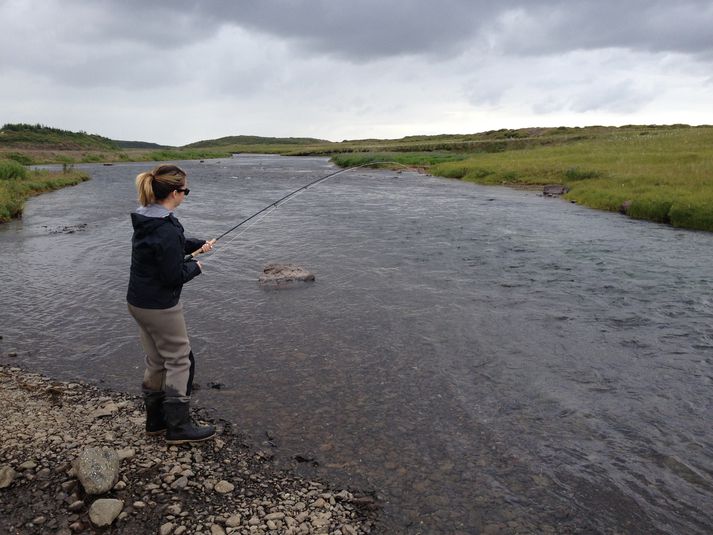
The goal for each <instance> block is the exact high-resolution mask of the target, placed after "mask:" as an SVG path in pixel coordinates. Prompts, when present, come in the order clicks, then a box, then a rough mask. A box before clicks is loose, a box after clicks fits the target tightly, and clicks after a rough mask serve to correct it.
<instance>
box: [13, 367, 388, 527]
mask: <svg viewBox="0 0 713 535" xmlns="http://www.w3.org/2000/svg"><path fill="white" fill-rule="evenodd" d="M0 404H1V405H2V406H3V407H4V408H5V410H4V411H3V412H2V414H0V433H1V434H0V436H2V437H3V440H2V441H1V442H0V532H2V533H8V534H32V533H54V534H57V535H71V534H74V533H88V534H92V533H121V534H127V535H132V534H136V535H138V534H144V533H161V534H162V535H170V534H175V535H181V534H190V533H194V534H199V533H203V534H206V535H207V534H211V535H227V534H251V535H253V534H267V533H284V534H286V535H290V534H291V535H299V534H308V533H309V534H327V533H329V534H341V535H355V534H366V533H376V531H375V523H376V520H377V517H378V506H377V503H376V500H375V499H374V497H373V495H372V494H371V493H363V492H358V491H354V490H351V491H350V490H349V489H343V488H332V487H331V486H330V485H329V483H328V482H324V481H319V480H315V479H309V480H308V479H305V478H302V477H300V476H298V475H296V474H294V473H292V471H289V470H279V469H277V468H276V467H275V465H274V464H273V463H272V458H271V456H270V455H269V452H268V453H266V452H263V451H256V450H254V449H253V448H252V447H251V446H249V445H248V444H247V441H246V439H245V437H244V436H243V435H241V434H240V432H238V431H236V430H235V429H234V428H233V425H232V424H231V423H229V422H226V421H223V420H217V421H216V420H214V419H212V418H211V417H210V416H208V415H207V413H206V412H205V411H204V410H202V409H198V410H195V411H194V415H196V416H197V417H198V419H200V420H203V421H209V422H210V423H212V424H214V425H216V427H217V430H218V436H217V437H216V439H215V440H212V441H206V442H204V443H198V444H194V445H188V446H167V445H166V444H165V442H164V441H163V437H162V436H160V435H159V436H158V437H153V436H148V435H146V434H145V432H144V422H145V416H144V412H143V405H142V400H141V398H140V397H139V396H135V395H130V394H127V393H122V392H115V391H111V390H105V389H101V388H99V387H97V386H94V385H91V384H88V383H85V382H64V381H56V380H53V379H51V378H48V377H46V376H44V375H41V374H39V373H34V372H31V371H27V370H25V369H22V368H20V367H15V366H11V365H8V364H7V363H0ZM88 447H92V448H103V449H104V450H107V449H109V450H114V451H115V452H116V453H117V455H118V458H119V459H121V460H120V465H119V477H118V482H117V483H116V484H115V485H113V487H112V488H111V489H110V490H109V491H107V492H105V493H102V494H98V495H90V494H88V493H87V492H86V491H85V489H84V488H83V485H82V484H81V483H79V482H78V480H77V474H76V470H75V468H74V467H73V462H74V460H75V459H76V458H77V457H78V456H79V455H80V453H82V452H83V451H85V449H86V448H88ZM106 499H109V500H118V502H114V503H121V509H120V511H117V516H116V517H115V519H114V520H113V521H112V522H111V523H110V525H109V527H108V528H107V527H97V526H95V525H94V522H93V520H92V519H91V518H90V514H89V512H90V510H92V508H93V504H94V502H95V501H97V500H106Z"/></svg>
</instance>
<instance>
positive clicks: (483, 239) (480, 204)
mask: <svg viewBox="0 0 713 535" xmlns="http://www.w3.org/2000/svg"><path fill="white" fill-rule="evenodd" d="M181 165H182V166H183V167H184V168H185V169H186V170H187V172H188V174H189V186H190V189H191V193H190V196H189V197H188V198H187V199H186V202H185V203H184V204H183V205H182V206H181V207H180V208H179V209H178V210H177V212H176V215H177V216H178V217H179V219H180V220H181V222H182V223H183V225H184V226H185V228H186V231H187V232H186V233H187V235H188V236H195V237H200V238H210V237H214V236H216V235H218V234H220V233H222V232H224V231H225V230H227V229H228V228H230V227H231V226H233V225H234V224H236V223H237V222H238V221H240V220H241V219H242V218H244V217H247V216H248V215H250V214H251V213H253V212H255V211H257V210H259V209H260V208H262V207H264V206H265V205H267V204H268V203H270V202H272V201H274V200H276V199H278V198H280V197H282V196H283V195H285V194H286V193H288V192H289V191H291V190H294V189H296V188H298V187H300V186H301V185H304V184H306V183H308V182H309V181H311V180H314V179H316V178H318V177H320V176H323V175H326V174H328V173H330V172H333V171H334V169H335V168H334V167H333V166H332V165H331V164H330V163H329V162H328V160H327V159H324V158H292V157H279V156H265V155H239V156H236V157H234V158H232V159H221V160H207V161H205V162H202V163H201V162H197V161H192V162H181ZM81 167H82V168H86V169H87V170H88V171H89V172H90V173H91V175H92V177H93V179H92V180H90V181H88V182H85V183H82V184H80V185H77V186H74V187H71V188H66V189H63V190H60V191H56V192H52V193H48V194H44V195H41V196H39V197H36V198H33V199H31V200H30V201H29V202H28V203H27V206H26V209H25V214H24V217H23V219H22V220H21V221H14V222H10V223H8V224H4V225H2V226H0V247H1V248H2V250H3V251H4V252H3V253H2V255H1V256H0V269H1V270H2V275H3V276H2V281H1V282H0V295H1V296H2V302H3V307H2V308H1V309H0V335H2V336H3V340H2V342H0V344H1V345H0V350H2V351H0V352H3V355H4V352H6V351H8V350H10V349H12V350H14V351H16V352H17V353H18V356H17V357H16V358H13V359H9V358H7V357H6V356H3V357H0V362H4V363H6V364H7V363H18V364H21V365H24V366H27V367H30V368H31V369H34V370H37V371H41V372H44V373H47V374H49V375H52V376H54V377H57V378H59V379H78V378H79V379H86V380H88V381H91V382H99V381H101V384H103V385H104V386H107V387H111V388H116V389H120V390H126V391H132V392H136V393H138V391H139V390H138V388H139V384H138V383H139V381H140V377H141V374H142V366H143V361H142V355H141V350H140V346H139V342H138V336H137V332H136V327H135V325H134V323H133V321H132V320H131V318H130V317H129V315H128V313H127V311H126V304H125V290H126V283H127V278H128V269H129V263H130V239H131V225H130V221H129V213H130V212H131V211H132V210H133V209H134V208H135V206H136V201H135V198H136V194H135V190H134V186H133V178H134V177H135V176H136V174H137V173H138V172H140V171H142V170H144V169H146V168H148V167H150V165H149V164H137V163H128V164H121V165H113V166H102V165H86V166H81ZM712 243H713V235H711V234H708V233H701V232H692V231H685V230H678V229H674V228H671V227H668V226H664V225H657V224H654V223H647V222H640V221H635V220H632V219H628V218H626V217H624V216H621V215H619V214H614V213H605V212H598V211H594V210H590V209H587V208H583V207H580V206H578V205H575V204H571V203H568V202H566V201H563V200H561V199H548V198H544V197H542V196H541V195H538V194H537V193H536V192H532V191H518V190H512V189H507V188H498V187H485V186H477V185H473V184H469V183H463V182H460V181H456V180H446V179H440V178H435V177H431V176H427V175H423V174H419V173H416V172H411V171H403V172H397V171H384V170H366V169H360V170H356V171H351V172H347V173H343V174H341V175H338V176H336V177H334V178H332V179H330V180H329V181H326V182H324V183H322V184H319V185H318V186H315V187H314V188H310V189H308V190H306V191H305V192H304V193H303V194H301V195H299V196H297V197H296V198H294V199H292V200H290V201H289V202H288V203H286V204H284V205H283V206H281V207H279V208H278V209H276V210H273V211H271V212H270V213H269V214H268V216H267V217H265V218H264V219H262V220H260V221H259V222H258V223H257V224H256V225H255V226H253V227H250V228H248V229H247V230H246V231H245V232H242V229H241V230H239V231H236V232H235V233H234V234H231V235H228V236H226V237H225V238H224V239H223V240H221V241H220V242H218V244H217V247H216V250H215V252H214V253H213V254H211V255H207V256H206V257H205V273H204V274H202V275H201V276H200V277H198V278H197V279H195V280H194V281H192V282H191V283H190V284H188V285H187V286H186V287H185V288H184V292H183V297H182V300H183V303H184V307H185V311H186V320H187V323H188V328H189V333H190V335H191V342H192V346H193V349H194V352H195V353H196V357H197V361H198V364H197V372H196V383H197V384H198V385H199V386H200V387H201V388H200V390H198V391H197V393H196V395H195V398H196V402H197V403H198V404H200V405H202V406H206V407H209V408H212V409H213V410H214V411H215V413H216V414H217V415H219V416H221V417H223V418H225V419H227V420H229V421H232V422H234V423H235V424H236V426H237V427H238V428H239V429H241V430H243V431H244V432H245V433H247V434H248V435H249V436H250V437H251V440H252V441H253V442H254V443H255V445H256V447H259V448H263V449H266V450H270V451H271V452H272V453H274V454H275V456H276V457H275V458H276V461H277V462H278V464H281V465H284V466H293V467H294V469H296V470H298V471H299V472H301V473H305V474H306V475H316V476H320V477H324V478H327V479H331V480H332V481H335V482H337V483H338V484H340V485H344V486H348V487H350V488H355V489H366V490H369V489H374V490H376V492H377V494H378V497H379V499H380V500H381V503H382V505H383V510H382V515H381V516H382V519H381V524H380V525H381V528H382V531H383V532H384V533H389V534H391V533H416V534H418V533H424V534H425V533H428V534H431V533H433V534H465V533H468V534H470V533H490V534H492V533H548V532H549V533H641V534H648V535H651V534H656V533H667V534H679V533H710V532H711V531H713V508H711V506H710V504H711V503H712V500H713V427H712V426H711V425H710V415H711V408H712V407H711V391H712V389H713V369H712V367H711V363H712V361H713V352H712V350H713V336H712V335H713V332H712V330H711V325H712V320H713V317H712V316H713V315H712V313H711V311H712V307H711V305H712V303H711V297H710V296H711V291H712V290H713V262H711V260H710V258H711V254H710V252H711V245H712ZM270 262H289V263H295V264H299V265H301V266H303V267H305V268H306V269H308V270H310V271H312V272H313V273H314V274H315V276H316V280H315V282H314V283H305V284H302V285H297V286H295V287H293V288H289V289H274V288H264V287H260V286H259V285H258V284H257V278H258V276H259V275H260V273H261V271H262V269H263V267H264V266H265V265H266V264H268V263H270ZM215 383H220V386H221V388H219V389H217V388H211V387H210V385H211V384H215ZM295 456H299V457H300V458H306V459H314V462H302V463H298V462H297V461H295V460H294V459H295Z"/></svg>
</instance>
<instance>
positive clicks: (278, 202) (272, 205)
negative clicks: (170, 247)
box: [184, 161, 408, 261]
mask: <svg viewBox="0 0 713 535" xmlns="http://www.w3.org/2000/svg"><path fill="white" fill-rule="evenodd" d="M382 163H388V164H393V165H399V166H401V167H406V168H408V166H407V165H404V164H402V163H399V162H390V161H379V162H369V163H364V164H361V165H355V166H353V167H348V168H346V169H340V170H339V171H335V172H334V173H330V174H328V175H326V176H323V177H321V178H318V179H317V180H313V181H312V182H310V183H309V184H305V185H304V186H301V187H299V188H297V189H296V190H294V191H292V192H290V193H288V194H287V195H285V196H284V197H282V198H280V199H278V200H276V201H275V202H272V203H270V204H268V205H267V206H265V208H262V209H261V210H258V211H257V212H255V213H254V214H252V215H251V216H249V217H246V218H245V219H243V220H242V221H241V222H240V223H238V224H237V225H235V226H234V227H232V228H230V229H228V230H226V231H225V232H223V233H222V234H221V235H220V236H218V237H217V238H214V239H213V240H209V241H211V242H212V243H216V242H217V241H218V240H220V239H221V238H223V237H224V236H227V235H228V234H230V233H231V232H233V231H234V230H236V229H237V228H239V227H241V226H242V225H244V224H245V223H247V222H248V221H251V220H252V219H254V218H256V217H257V216H259V215H260V214H262V213H264V212H266V211H268V210H270V209H276V208H277V207H278V206H280V205H282V204H284V203H286V202H287V201H288V200H289V199H290V198H291V197H294V196H295V195H297V194H298V193H301V192H303V191H304V190H306V189H307V188H310V187H312V186H315V185H317V184H319V183H320V182H324V181H325V180H327V179H329V178H332V177H334V176H337V175H339V174H341V173H346V172H347V171H353V170H354V169H360V168H361V167H368V166H371V165H376V164H382ZM202 252H203V251H202V249H198V250H196V251H193V252H192V253H191V254H189V255H186V257H185V258H184V261H187V260H192V259H193V258H195V257H196V256H198V255H199V254H201V253H202Z"/></svg>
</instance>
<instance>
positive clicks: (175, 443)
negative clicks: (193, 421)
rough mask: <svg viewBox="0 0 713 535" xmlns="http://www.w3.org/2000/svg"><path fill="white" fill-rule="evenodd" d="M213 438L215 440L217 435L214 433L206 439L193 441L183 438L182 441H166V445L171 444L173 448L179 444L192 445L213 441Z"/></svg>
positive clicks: (194, 439)
mask: <svg viewBox="0 0 713 535" xmlns="http://www.w3.org/2000/svg"><path fill="white" fill-rule="evenodd" d="M212 438H215V433H213V434H212V435H211V436H209V437H205V438H193V439H187V438H186V439H183V438H181V439H173V440H169V439H166V444H170V445H171V446H176V445H179V444H191V443H193V442H205V441H206V440H211V439H212Z"/></svg>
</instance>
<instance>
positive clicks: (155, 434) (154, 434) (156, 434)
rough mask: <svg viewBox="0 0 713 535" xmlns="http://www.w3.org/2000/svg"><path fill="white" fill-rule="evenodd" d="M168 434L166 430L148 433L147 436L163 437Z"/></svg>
mask: <svg viewBox="0 0 713 535" xmlns="http://www.w3.org/2000/svg"><path fill="white" fill-rule="evenodd" d="M165 432H166V429H159V430H158V431H146V434H147V435H148V436H150V437H155V436H158V435H163V434H164V433H165Z"/></svg>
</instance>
